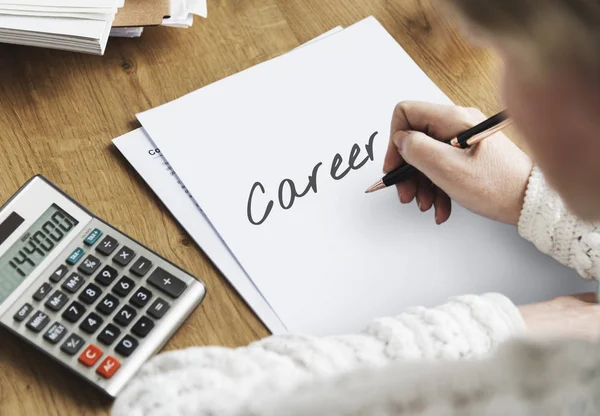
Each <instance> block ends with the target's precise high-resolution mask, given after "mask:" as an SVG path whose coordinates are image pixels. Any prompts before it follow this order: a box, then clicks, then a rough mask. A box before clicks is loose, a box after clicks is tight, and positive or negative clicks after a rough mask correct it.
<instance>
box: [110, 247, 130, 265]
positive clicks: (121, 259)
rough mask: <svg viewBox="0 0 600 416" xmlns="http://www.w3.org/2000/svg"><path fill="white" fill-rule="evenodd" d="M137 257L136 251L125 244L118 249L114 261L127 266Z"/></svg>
mask: <svg viewBox="0 0 600 416" xmlns="http://www.w3.org/2000/svg"><path fill="white" fill-rule="evenodd" d="M134 257H135V251H133V250H132V249H130V248H129V247H127V246H123V247H121V248H120V249H119V251H117V254H115V256H114V257H113V261H114V262H115V263H117V264H118V265H119V266H123V267H124V266H127V265H128V264H129V262H130V261H131V260H133V258H134Z"/></svg>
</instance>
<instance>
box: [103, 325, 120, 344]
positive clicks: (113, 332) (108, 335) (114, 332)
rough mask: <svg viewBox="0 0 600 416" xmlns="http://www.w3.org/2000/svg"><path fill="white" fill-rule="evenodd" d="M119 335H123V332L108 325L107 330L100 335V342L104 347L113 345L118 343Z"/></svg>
mask: <svg viewBox="0 0 600 416" xmlns="http://www.w3.org/2000/svg"><path fill="white" fill-rule="evenodd" d="M119 335H121V330H120V329H119V328H117V327H116V326H114V325H113V324H108V325H106V328H104V329H103V330H102V332H100V335H98V341H100V342H101V343H103V344H104V345H111V344H112V343H113V342H115V341H116V339H117V338H118V336H119Z"/></svg>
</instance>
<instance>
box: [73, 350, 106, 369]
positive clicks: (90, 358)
mask: <svg viewBox="0 0 600 416" xmlns="http://www.w3.org/2000/svg"><path fill="white" fill-rule="evenodd" d="M100 357H102V350H101V349H100V348H98V347H96V346H95V345H94V344H90V345H88V347H87V348H86V349H85V350H84V351H83V352H82V353H81V355H80V356H79V362H80V363H82V364H84V365H86V366H88V367H91V366H93V365H94V364H96V362H97V361H98V360H99V359H100Z"/></svg>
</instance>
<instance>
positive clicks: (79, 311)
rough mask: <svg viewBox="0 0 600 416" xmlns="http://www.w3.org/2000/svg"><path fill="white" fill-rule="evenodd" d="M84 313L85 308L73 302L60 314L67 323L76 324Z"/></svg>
mask: <svg viewBox="0 0 600 416" xmlns="http://www.w3.org/2000/svg"><path fill="white" fill-rule="evenodd" d="M84 313H85V307H84V306H83V305H82V304H81V303H79V302H77V301H73V302H72V303H71V304H70V305H69V307H68V308H67V309H66V310H65V311H64V312H63V313H62V317H63V318H64V319H66V320H67V321H69V322H72V323H74V322H77V321H78V320H79V318H81V315H83V314H84Z"/></svg>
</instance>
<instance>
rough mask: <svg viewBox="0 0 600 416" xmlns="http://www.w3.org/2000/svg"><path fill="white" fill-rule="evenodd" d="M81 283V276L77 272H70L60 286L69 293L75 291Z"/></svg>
mask: <svg viewBox="0 0 600 416" xmlns="http://www.w3.org/2000/svg"><path fill="white" fill-rule="evenodd" d="M82 284H83V277H81V276H80V275H78V274H77V273H71V276H69V278H68V279H67V280H65V282H64V283H63V284H62V286H61V287H62V288H63V289H64V290H66V291H67V292H69V293H75V292H77V290H79V288H80V287H81V285H82Z"/></svg>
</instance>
